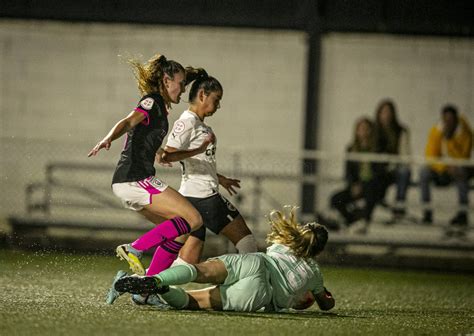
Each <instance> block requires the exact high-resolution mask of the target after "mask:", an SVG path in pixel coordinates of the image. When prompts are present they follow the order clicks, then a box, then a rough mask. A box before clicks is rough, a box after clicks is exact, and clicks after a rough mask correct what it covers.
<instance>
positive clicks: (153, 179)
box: [148, 177, 163, 189]
mask: <svg viewBox="0 0 474 336" xmlns="http://www.w3.org/2000/svg"><path fill="white" fill-rule="evenodd" d="M148 182H149V183H150V184H151V185H152V186H154V187H155V188H156V189H160V188H162V187H163V182H161V180H159V179H158V178H156V177H150V178H149V179H148Z"/></svg>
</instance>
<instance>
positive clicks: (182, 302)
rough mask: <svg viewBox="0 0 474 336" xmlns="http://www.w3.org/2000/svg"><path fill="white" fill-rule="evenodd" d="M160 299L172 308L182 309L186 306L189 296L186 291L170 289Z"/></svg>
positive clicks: (177, 288) (176, 288) (175, 288)
mask: <svg viewBox="0 0 474 336" xmlns="http://www.w3.org/2000/svg"><path fill="white" fill-rule="evenodd" d="M161 297H162V298H163V299H164V300H165V301H166V302H167V303H168V304H169V305H170V306H171V307H173V308H177V309H183V308H186V307H187V306H188V303H189V296H188V294H186V291H185V290H184V289H182V288H179V287H170V290H169V291H168V292H166V293H165V294H161Z"/></svg>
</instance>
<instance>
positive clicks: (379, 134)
mask: <svg viewBox="0 0 474 336" xmlns="http://www.w3.org/2000/svg"><path fill="white" fill-rule="evenodd" d="M384 107H388V109H389V111H390V114H391V116H392V118H391V120H390V125H389V126H388V128H389V130H390V131H391V132H393V134H395V138H396V143H395V148H388V147H389V145H388V142H389V141H388V139H387V138H388V134H387V130H386V128H385V127H383V125H382V122H381V121H380V118H381V117H380V116H381V114H382V110H383V109H384ZM404 130H405V127H404V126H403V125H402V124H400V122H399V121H398V116H397V108H396V106H395V103H394V102H393V101H392V100H391V99H384V100H382V101H381V102H380V103H379V105H378V106H377V109H376V110H375V138H376V142H377V150H378V151H381V152H389V153H393V154H398V146H399V143H400V135H401V133H402V132H403V131H404Z"/></svg>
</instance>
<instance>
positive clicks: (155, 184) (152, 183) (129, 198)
mask: <svg viewBox="0 0 474 336" xmlns="http://www.w3.org/2000/svg"><path fill="white" fill-rule="evenodd" d="M166 188H168V185H167V184H166V183H165V182H163V181H161V180H160V179H158V178H156V177H155V176H150V177H147V178H146V179H144V180H141V181H137V182H123V183H114V184H112V191H113V192H114V194H115V196H117V197H118V198H120V199H121V201H122V204H123V206H124V207H125V208H127V209H131V210H135V211H140V210H142V209H143V207H144V206H145V205H148V204H151V203H152V196H153V195H156V194H161V193H162V192H163V191H165V190H166Z"/></svg>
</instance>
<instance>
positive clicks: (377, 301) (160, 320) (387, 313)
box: [0, 250, 474, 336]
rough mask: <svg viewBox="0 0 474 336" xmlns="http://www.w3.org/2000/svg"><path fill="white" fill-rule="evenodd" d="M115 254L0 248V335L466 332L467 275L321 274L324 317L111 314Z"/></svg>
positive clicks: (473, 302) (472, 313)
mask: <svg viewBox="0 0 474 336" xmlns="http://www.w3.org/2000/svg"><path fill="white" fill-rule="evenodd" d="M121 267H124V264H123V263H122V262H120V261H118V260H116V258H115V257H113V256H100V255H70V254H60V253H47V252H24V251H7V250H0V288H1V290H0V334H2V335H106V334H107V335H118V334H121V335H130V334H156V335H165V334H168V333H172V335H193V336H194V335H294V336H299V335H310V334H311V335H318V334H320V335H323V334H324V335H349V334H350V335H402V334H403V335H407V334H408V335H458V334H462V335H464V334H469V333H471V334H472V333H474V322H473V321H474V276H470V275H459V274H440V273H425V272H412V271H410V272H402V271H388V270H369V269H348V268H329V267H323V270H324V275H325V282H326V285H327V287H328V288H329V289H330V290H331V291H332V292H333V294H334V296H335V297H336V302H337V303H336V308H335V309H334V310H333V311H331V312H330V313H324V312H320V311H318V310H317V309H316V308H312V309H310V310H307V311H304V312H299V313H288V314H266V313H250V314H247V313H232V312H191V311H159V310H156V309H153V308H151V307H140V306H135V305H133V304H132V303H131V302H130V300H129V299H128V298H127V297H122V298H120V299H119V300H118V301H117V302H116V304H114V305H113V306H108V305H106V304H105V303H104V294H105V291H106V289H107V287H108V286H109V283H110V281H111V279H112V277H113V275H114V274H115V273H116V271H117V270H118V269H119V268H121Z"/></svg>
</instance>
